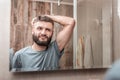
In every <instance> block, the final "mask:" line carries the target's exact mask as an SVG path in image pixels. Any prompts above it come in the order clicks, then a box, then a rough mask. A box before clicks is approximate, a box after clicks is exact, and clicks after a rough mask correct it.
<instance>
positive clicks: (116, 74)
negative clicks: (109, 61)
mask: <svg viewBox="0 0 120 80" xmlns="http://www.w3.org/2000/svg"><path fill="white" fill-rule="evenodd" d="M105 80H120V60H118V61H115V63H114V64H113V65H112V67H111V68H110V69H108V70H107V72H106V75H105Z"/></svg>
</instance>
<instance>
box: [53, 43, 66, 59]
mask: <svg viewBox="0 0 120 80" xmlns="http://www.w3.org/2000/svg"><path fill="white" fill-rule="evenodd" d="M53 46H54V49H55V51H56V53H57V55H58V56H59V57H61V56H62V55H63V53H64V49H63V50H61V51H60V50H59V48H58V45H57V42H56V41H54V42H53Z"/></svg>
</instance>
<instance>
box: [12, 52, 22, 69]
mask: <svg viewBox="0 0 120 80" xmlns="http://www.w3.org/2000/svg"><path fill="white" fill-rule="evenodd" d="M12 60H13V61H12V71H19V70H20V68H21V67H22V63H21V58H20V55H18V54H17V53H15V55H14V56H13V59H12Z"/></svg>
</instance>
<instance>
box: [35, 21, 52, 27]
mask: <svg viewBox="0 0 120 80" xmlns="http://www.w3.org/2000/svg"><path fill="white" fill-rule="evenodd" d="M40 26H41V27H52V26H53V25H52V23H50V22H45V21H38V22H36V23H34V25H33V27H40Z"/></svg>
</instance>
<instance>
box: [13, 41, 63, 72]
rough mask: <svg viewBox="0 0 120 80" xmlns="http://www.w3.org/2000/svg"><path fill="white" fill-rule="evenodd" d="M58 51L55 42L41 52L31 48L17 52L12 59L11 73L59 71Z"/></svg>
mask: <svg viewBox="0 0 120 80" xmlns="http://www.w3.org/2000/svg"><path fill="white" fill-rule="evenodd" d="M62 54H63V51H61V52H60V51H59V49H58V45H57V43H56V41H54V42H52V43H50V45H49V46H48V48H47V49H46V50H43V51H35V50H33V49H32V47H31V46H29V47H25V48H23V49H21V50H19V51H17V52H16V53H15V55H14V57H13V62H12V71H43V70H57V69H59V59H60V57H61V55H62Z"/></svg>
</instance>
